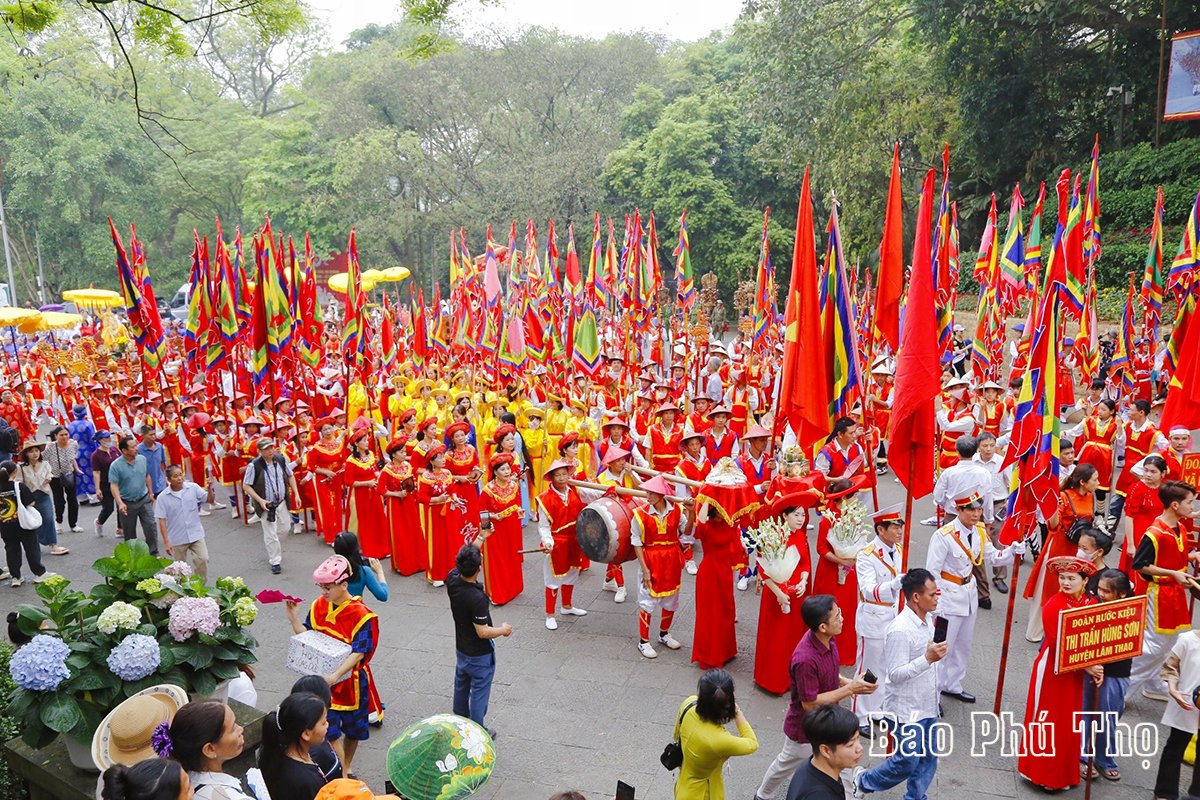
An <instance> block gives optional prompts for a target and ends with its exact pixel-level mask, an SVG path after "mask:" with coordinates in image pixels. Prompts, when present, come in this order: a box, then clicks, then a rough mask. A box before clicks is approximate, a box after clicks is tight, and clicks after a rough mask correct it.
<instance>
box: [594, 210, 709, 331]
mask: <svg viewBox="0 0 1200 800" xmlns="http://www.w3.org/2000/svg"><path fill="white" fill-rule="evenodd" d="M597 224H598V223H597ZM675 302H676V303H677V304H678V306H679V310H680V311H681V312H683V316H684V317H685V318H686V317H687V315H688V313H689V312H690V311H691V310H692V305H693V304H694V303H695V302H696V284H695V281H694V280H693V278H692V245H691V242H689V241H688V232H687V210H686V209H685V210H684V211H683V213H682V214H680V215H679V244H677V245H676V246H675Z"/></svg>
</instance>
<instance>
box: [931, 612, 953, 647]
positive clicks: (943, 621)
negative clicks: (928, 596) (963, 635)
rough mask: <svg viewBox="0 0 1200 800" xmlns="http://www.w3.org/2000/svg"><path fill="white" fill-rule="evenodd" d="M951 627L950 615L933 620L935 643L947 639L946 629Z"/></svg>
mask: <svg viewBox="0 0 1200 800" xmlns="http://www.w3.org/2000/svg"><path fill="white" fill-rule="evenodd" d="M949 627H950V618H949V617H938V618H936V619H935V620H934V621H933V643H934V644H941V643H942V642H944V641H946V631H947V629H948V628H949Z"/></svg>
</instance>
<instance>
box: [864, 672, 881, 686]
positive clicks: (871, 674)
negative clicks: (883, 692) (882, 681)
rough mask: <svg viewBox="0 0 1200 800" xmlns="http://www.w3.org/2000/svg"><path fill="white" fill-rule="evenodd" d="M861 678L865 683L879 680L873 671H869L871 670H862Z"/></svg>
mask: <svg viewBox="0 0 1200 800" xmlns="http://www.w3.org/2000/svg"><path fill="white" fill-rule="evenodd" d="M862 679H863V681H865V682H866V683H875V682H877V681H878V680H879V679H878V678H876V677H875V673H874V672H871V670H867V671H866V672H864V673H863V674H862Z"/></svg>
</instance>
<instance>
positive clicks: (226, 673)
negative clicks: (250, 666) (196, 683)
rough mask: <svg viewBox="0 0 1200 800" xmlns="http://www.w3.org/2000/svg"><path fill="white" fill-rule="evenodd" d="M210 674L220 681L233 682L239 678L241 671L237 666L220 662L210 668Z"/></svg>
mask: <svg viewBox="0 0 1200 800" xmlns="http://www.w3.org/2000/svg"><path fill="white" fill-rule="evenodd" d="M209 672H211V673H212V675H213V677H215V678H216V679H217V680H219V681H231V680H233V679H234V678H236V677H237V676H238V673H239V672H241V670H239V669H238V668H237V665H236V664H230V663H229V662H228V661H218V662H217V663H215V664H213V665H212V667H210V668H209Z"/></svg>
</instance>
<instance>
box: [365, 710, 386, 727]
mask: <svg viewBox="0 0 1200 800" xmlns="http://www.w3.org/2000/svg"><path fill="white" fill-rule="evenodd" d="M367 724H368V725H382V724H383V715H382V714H380V713H379V712H378V711H372V712H371V713H370V714H367Z"/></svg>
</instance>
